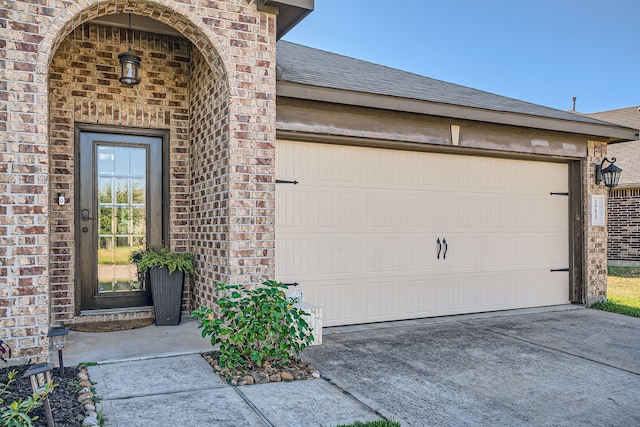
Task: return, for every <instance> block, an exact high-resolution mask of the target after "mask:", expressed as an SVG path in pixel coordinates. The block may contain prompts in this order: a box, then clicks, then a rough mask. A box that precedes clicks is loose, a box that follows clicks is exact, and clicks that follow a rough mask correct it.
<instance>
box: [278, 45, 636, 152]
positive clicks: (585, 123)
mask: <svg viewBox="0 0 640 427" xmlns="http://www.w3.org/2000/svg"><path fill="white" fill-rule="evenodd" d="M277 65H278V84H279V86H278V95H279V96H285V97H294V98H304V99H314V100H320V101H326V102H337V103H343V104H349V105H359V106H367V107H373V108H386V109H392V110H401V111H407V112H416V113H422V114H433V115H440V116H443V117H454V118H460V119H469V120H479V121H488V122H492V123H501V124H512V125H516V126H526V127H534V128H540V129H548V130H559V131H565V132H573V133H580V134H587V135H597V136H606V137H611V138H617V139H621V140H629V139H631V137H629V135H631V133H630V132H629V130H628V129H624V128H623V127H620V126H614V125H611V124H610V123H607V122H603V121H601V120H597V119H595V118H591V117H585V116H582V115H578V114H573V113H570V112H567V111H562V110H556V109H553V108H549V107H544V106H541V105H536V104H532V103H529V102H525V101H520V100H517V99H513V98H508V97H505V96H500V95H496V94H493V93H489V92H484V91H481V90H477V89H472V88H469V87H465V86H461V85H457V84H453V83H447V82H444V81H441V80H436V79H432V78H429V77H424V76H420V75H418V74H413V73H409V72H406V71H401V70H397V69H394V68H389V67H386V66H383V65H378V64H374V63H371V62H366V61H361V60H358V59H354V58H349V57H347V56H342V55H338V54H335V53H331V52H326V51H322V50H318V49H314V48H310V47H306V46H302V45H298V44H295V43H291V42H286V41H282V40H281V41H279V42H278V44H277ZM297 85H304V87H296V86H297ZM313 87H315V88H317V90H313V89H312V88H313ZM322 89H325V90H322ZM326 89H329V90H326ZM338 91H339V92H338ZM345 92H350V94H349V95H345ZM371 95H374V96H373V97H372V96H371ZM379 96H384V97H386V98H388V97H393V98H394V99H393V100H390V99H385V100H380V99H377V98H379ZM376 97H377V98H376ZM416 101H418V102H416ZM425 101H426V102H425Z"/></svg>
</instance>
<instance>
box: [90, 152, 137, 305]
mask: <svg viewBox="0 0 640 427" xmlns="http://www.w3.org/2000/svg"><path fill="white" fill-rule="evenodd" d="M97 157H98V161H97V179H98V212H100V216H99V218H98V222H99V224H98V225H99V227H98V230H99V235H98V293H99V294H106V293H117V292H133V291H139V290H140V284H139V283H138V272H137V269H136V266H135V265H133V264H131V254H132V253H133V252H134V251H136V250H141V249H144V248H146V245H147V236H146V234H147V220H146V219H147V206H146V192H147V180H146V177H147V160H146V159H147V148H144V147H121V146H108V145H98V146H97Z"/></svg>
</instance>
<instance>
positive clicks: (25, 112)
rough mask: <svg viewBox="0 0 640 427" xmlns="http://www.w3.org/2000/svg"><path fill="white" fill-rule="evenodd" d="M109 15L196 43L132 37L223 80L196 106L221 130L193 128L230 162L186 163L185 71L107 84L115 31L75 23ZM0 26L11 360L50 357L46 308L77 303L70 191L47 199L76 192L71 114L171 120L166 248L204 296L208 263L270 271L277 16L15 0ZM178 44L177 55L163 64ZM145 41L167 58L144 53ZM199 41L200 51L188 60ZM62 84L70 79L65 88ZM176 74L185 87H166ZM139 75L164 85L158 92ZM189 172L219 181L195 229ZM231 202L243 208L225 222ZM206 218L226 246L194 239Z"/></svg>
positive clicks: (0, 235) (227, 1) (1, 299)
mask: <svg viewBox="0 0 640 427" xmlns="http://www.w3.org/2000/svg"><path fill="white" fill-rule="evenodd" d="M113 13H132V14H134V15H143V16H147V17H150V18H152V19H156V20H158V21H160V22H162V23H164V24H166V25H168V26H170V27H172V28H174V29H176V30H177V31H179V32H180V33H181V34H182V35H183V36H184V38H185V39H186V40H188V41H189V43H190V44H191V46H192V47H193V48H192V49H191V51H190V52H186V53H185V52H184V49H185V47H186V46H188V44H186V43H184V42H183V41H176V42H174V45H173V46H171V48H169V45H168V44H167V46H166V47H165V46H164V45H163V43H165V42H167V43H168V40H169V39H168V38H166V37H164V36H161V37H157V36H150V35H142V34H139V37H134V39H135V42H134V45H133V47H134V50H136V51H137V50H138V49H140V51H139V53H141V56H142V57H143V64H145V61H149V62H148V63H146V65H148V66H150V67H151V66H156V65H158V64H160V63H164V64H163V65H162V66H170V67H178V68H180V69H181V70H188V69H189V68H190V61H192V60H194V61H200V62H202V63H204V64H207V65H208V67H209V68H210V69H211V70H212V72H211V74H210V76H211V77H213V78H214V79H215V80H216V82H217V83H216V84H217V86H216V88H217V90H218V92H217V94H216V95H215V96H208V97H207V99H204V100H203V101H202V105H203V106H204V107H205V108H206V109H207V111H209V112H210V113H211V115H210V116H207V117H204V120H205V123H206V122H207V121H208V126H214V127H215V128H216V130H215V131H213V133H212V130H211V129H205V128H206V127H207V126H206V125H204V127H203V128H202V130H201V131H200V135H201V136H202V137H205V135H209V136H210V135H212V134H216V138H217V139H216V140H215V141H211V140H209V141H202V145H201V146H202V147H203V148H206V149H207V150H209V151H208V152H209V153H215V154H216V155H217V151H218V150H223V151H224V150H227V151H226V153H225V154H224V156H225V157H224V160H221V161H222V163H225V162H226V165H225V166H224V168H225V171H226V172H225V174H223V175H220V176H210V175H209V174H211V173H213V169H210V170H205V168H202V167H200V165H196V166H197V167H199V168H200V169H197V171H196V172H195V174H194V173H191V170H190V168H191V164H190V162H191V158H190V156H196V157H197V156H200V155H201V153H200V152H199V151H198V150H196V149H194V147H192V146H191V143H190V142H189V143H186V144H185V143H174V141H183V142H184V141H185V140H187V139H188V135H189V132H190V117H189V109H188V104H187V105H186V106H185V104H184V102H183V101H184V100H182V99H181V100H178V99H176V98H177V97H179V96H185V95H184V93H185V90H186V93H188V95H186V96H187V98H186V100H187V101H188V99H189V97H190V96H191V95H192V93H191V92H190V91H189V81H188V80H185V79H184V76H182V75H180V76H176V75H174V76H173V77H171V78H166V79H165V78H163V76H161V75H160V74H161V71H157V70H156V71H155V72H156V74H147V75H146V76H144V75H143V78H144V79H145V80H144V81H143V83H142V84H141V85H140V86H139V87H136V88H135V91H134V92H132V93H133V94H131V93H130V94H125V93H122V92H119V89H118V88H117V87H115V86H113V84H112V83H113V81H114V80H115V79H114V77H115V76H113V75H112V73H113V72H114V71H113V65H114V64H113V63H111V62H109V61H112V60H113V59H114V55H115V56H117V54H118V53H120V52H121V51H123V45H122V44H121V41H122V32H121V31H115V32H112V31H111V30H103V31H104V32H103V33H99V29H98V27H94V26H86V25H84V24H86V23H87V22H88V21H90V20H91V19H93V18H96V17H99V16H104V15H109V14H113ZM0 26H1V27H2V28H3V31H2V39H0V48H2V57H1V58H0V65H1V66H2V69H3V70H4V72H3V73H2V74H1V75H0V215H1V216H0V339H3V340H5V341H6V342H7V343H8V344H9V345H10V346H11V347H12V348H13V350H14V356H15V360H16V361H18V362H20V361H26V359H27V358H28V357H31V356H35V358H36V359H46V357H48V351H47V348H46V344H47V339H46V337H44V335H45V333H46V330H47V329H48V326H49V322H50V317H51V318H52V319H53V320H54V321H56V322H58V321H63V320H64V321H70V320H71V319H70V317H71V316H72V313H73V309H72V303H71V302H72V300H73V299H74V298H75V295H74V294H73V286H72V283H73V279H72V277H73V271H74V253H73V247H74V243H73V240H72V239H71V240H70V239H69V237H71V234H72V233H71V229H70V228H69V227H70V224H71V222H72V220H73V207H74V206H73V200H71V201H70V202H71V204H70V205H69V206H66V207H65V208H60V207H58V206H57V205H54V198H55V196H56V194H57V192H58V191H62V190H64V192H65V195H67V197H69V196H71V195H72V190H73V188H72V187H73V178H72V177H73V172H74V169H73V168H74V164H73V158H72V157H71V156H70V152H69V141H71V140H72V138H71V136H70V135H69V132H70V129H72V128H73V125H74V124H75V123H76V122H77V121H86V122H90V123H100V124H113V125H125V126H134V127H151V128H162V129H166V128H169V129H171V141H172V145H171V150H172V152H171V158H172V165H171V170H170V174H171V175H170V177H171V187H172V189H173V192H172V196H171V213H170V216H171V224H172V225H171V230H170V237H171V246H173V247H174V248H177V249H182V248H187V249H189V250H193V251H194V252H196V253H197V255H198V267H199V268H201V269H202V270H203V271H204V272H205V274H203V276H202V277H200V276H198V277H196V280H195V281H194V283H193V289H194V290H195V293H196V294H199V295H203V297H202V298H201V299H202V300H203V301H205V299H204V298H205V296H204V295H207V293H206V292H199V291H198V289H200V288H201V287H202V286H203V285H204V284H210V283H211V282H212V281H213V280H215V278H214V276H215V275H219V278H223V277H227V278H228V279H229V280H230V281H245V280H254V281H259V280H262V279H263V278H264V277H265V276H272V274H273V246H274V237H273V223H274V220H273V206H272V205H273V202H272V201H270V200H271V198H272V195H271V194H270V193H269V192H271V191H272V190H273V184H272V181H273V170H272V164H271V163H272V158H273V144H274V142H275V29H276V26H275V15H273V14H270V13H266V12H259V11H258V10H257V8H256V4H255V2H253V1H250V0H211V1H207V2H192V1H182V0H178V1H169V0H157V1H155V0H125V1H121V0H107V1H103V0H100V1H98V0H79V1H68V0H41V1H38V2H35V3H34V2H31V1H23V0H15V1H8V2H3V5H2V8H1V9H0ZM94 31H95V32H94ZM79 40H82V41H81V42H80V43H81V44H80V45H79V44H78V42H79ZM96 40H102V41H104V42H105V44H104V46H103V45H100V46H99V47H98V46H94V47H97V51H99V52H101V53H100V56H99V55H96V56H93V57H89V56H92V55H88V52H87V51H88V50H89V49H86V47H87V46H88V45H84V44H82V43H88V44H89V45H91V44H92V43H96ZM163 40H164V41H163ZM109 43H112V44H109ZM175 43H177V44H178V45H179V46H176V45H175ZM59 48H60V50H59ZM174 48H175V49H176V53H175V57H174V59H175V61H172V62H175V64H174V63H172V64H166V62H167V58H170V57H171V55H174V53H173V52H174V50H173V49H174ZM112 49H113V50H112ZM147 50H148V51H149V52H152V53H154V54H157V55H167V57H166V58H164V59H163V58H161V57H158V58H151V57H149V56H145V55H144V52H143V51H147ZM177 51H180V54H179V55H178V53H177ZM194 52H199V53H200V54H201V55H202V58H203V60H200V59H197V60H196V59H195V57H194V55H193V53H194ZM102 55H104V56H102ZM178 57H179V58H181V59H178ZM183 59H184V60H183ZM102 61H105V62H104V63H102ZM107 62H109V64H108V65H107ZM91 63H93V64H94V65H96V68H91V67H90V66H89V64H91ZM97 63H101V67H102V68H100V69H98V68H97V65H98V64H97ZM92 66H93V65H92ZM183 67H186V68H183ZM159 73H160V74H159ZM72 76H73V77H72ZM97 76H101V78H102V80H103V81H98V77H97ZM49 77H51V82H52V86H51V88H50V89H51V90H49V87H48V82H49ZM68 83H73V86H74V89H73V90H71V92H72V93H69V87H68V86H67V84H68ZM178 83H180V85H186V87H183V86H175V85H177V84H178ZM56 85H57V86H56ZM145 85H151V86H155V87H159V86H166V88H165V91H163V92H162V93H161V92H159V91H158V90H156V89H154V88H153V87H151V88H148V89H145V88H144V87H145ZM54 86H55V88H54ZM221 88H224V90H222V89H221ZM57 90H61V91H62V92H60V93H58V92H57ZM180 94H182V95H180ZM49 97H51V104H49ZM172 97H173V98H172ZM223 98H224V99H223ZM50 107H51V108H50ZM179 110H182V111H179ZM49 111H51V120H50V117H49ZM213 117H215V118H216V122H215V123H214V121H213V120H212V119H213ZM218 119H219V120H221V122H217V120H218ZM49 125H51V126H49ZM49 129H50V131H49ZM244 150H246V151H244ZM245 155H251V156H257V159H255V160H254V159H246V158H243V157H242V156H245ZM270 162H271V163H270ZM50 174H51V175H50ZM199 174H200V175H202V176H199ZM50 177H51V180H50ZM196 182H204V183H207V185H208V184H209V183H215V184H216V187H215V188H216V189H215V190H214V192H213V193H210V194H208V195H207V198H208V200H209V199H216V198H218V199H220V200H227V202H226V206H227V208H226V211H223V212H220V211H217V210H215V209H213V208H212V207H211V206H206V209H205V210H202V209H201V210H200V212H201V214H202V215H201V220H202V221H204V222H205V223H208V222H211V221H213V220H214V218H217V216H218V215H223V216H224V217H223V218H222V219H217V220H216V221H218V224H220V225H219V226H217V228H208V229H197V228H196V226H197V225H198V224H199V223H200V220H199V221H192V218H191V212H190V209H191V208H192V207H193V206H194V205H193V203H192V201H191V196H192V194H195V193H192V192H191V185H192V184H194V183H196ZM203 185H205V184H203ZM209 190H210V189H209V187H207V191H209ZM218 191H221V194H218ZM247 194H249V195H250V198H249V199H245V197H246V196H247ZM71 198H72V197H71ZM50 211H51V215H49V213H50ZM238 213H241V214H246V216H244V217H243V218H241V219H238V220H237V221H236V220H232V219H231V215H236V214H238ZM253 217H255V218H256V219H251V218H253ZM211 230H215V231H217V230H223V231H224V232H225V233H226V236H227V237H228V239H229V243H228V244H227V246H226V248H224V247H219V246H215V245H214V247H208V246H207V245H206V244H204V243H202V241H201V239H202V238H204V237H207V236H206V233H208V232H210V231H211ZM49 231H51V235H50V234H49ZM50 237H51V244H50ZM194 241H196V242H197V244H195V245H192V242H194ZM247 248H249V249H247ZM50 291H51V294H50ZM50 296H51V298H50ZM187 297H188V298H189V299H191V297H190V296H189V295H187ZM50 303H51V310H50V307H49V306H50ZM96 318H99V316H98V317H96Z"/></svg>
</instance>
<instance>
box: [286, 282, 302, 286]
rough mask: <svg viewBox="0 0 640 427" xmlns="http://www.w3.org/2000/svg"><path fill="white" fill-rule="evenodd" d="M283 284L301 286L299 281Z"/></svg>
mask: <svg viewBox="0 0 640 427" xmlns="http://www.w3.org/2000/svg"><path fill="white" fill-rule="evenodd" d="M283 285H285V286H300V283H298V282H293V283H283Z"/></svg>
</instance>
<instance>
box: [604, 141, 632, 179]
mask: <svg viewBox="0 0 640 427" xmlns="http://www.w3.org/2000/svg"><path fill="white" fill-rule="evenodd" d="M607 157H608V158H609V159H611V158H613V157H615V158H616V166H618V167H619V168H621V169H622V173H621V174H620V182H619V183H618V186H620V187H627V188H628V187H640V141H630V142H622V143H619V144H611V145H608V146H607ZM605 166H606V164H605Z"/></svg>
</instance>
